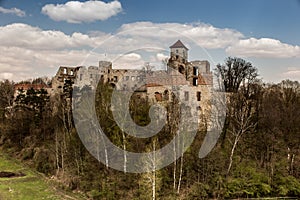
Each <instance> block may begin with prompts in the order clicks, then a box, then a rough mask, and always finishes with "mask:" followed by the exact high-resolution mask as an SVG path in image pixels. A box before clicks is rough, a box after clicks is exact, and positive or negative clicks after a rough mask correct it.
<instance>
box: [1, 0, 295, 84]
mask: <svg viewBox="0 0 300 200" xmlns="http://www.w3.org/2000/svg"><path fill="white" fill-rule="evenodd" d="M80 2H82V4H81V6H83V7H78V5H79V4H76V5H77V6H76V5H75V4H72V5H71V4H69V3H70V2H69V1H54V0H43V1H36V0H7V1H5V0H4V1H3V0H2V1H0V7H1V8H0V48H1V49H0V50H1V51H2V52H4V53H3V55H2V56H1V57H2V58H0V79H1V78H2V79H3V78H10V79H13V80H21V79H26V78H30V77H37V76H43V75H46V76H53V75H54V74H55V71H56V69H57V68H58V67H59V65H70V66H75V65H78V64H82V63H85V62H81V61H82V60H83V59H84V57H85V56H86V54H87V52H88V51H89V50H91V49H93V48H96V50H95V52H96V53H95V58H93V59H91V61H92V60H93V61H94V62H95V63H94V65H97V63H96V60H97V59H98V60H99V59H102V58H103V59H104V57H103V55H104V54H105V55H106V56H107V54H110V55H111V56H112V57H113V55H114V56H117V55H119V54H122V53H124V51H127V49H126V48H125V47H129V46H130V49H131V50H132V49H134V48H135V46H134V44H140V43H141V42H145V45H147V44H148V45H149V44H150V43H151V42H153V45H154V46H155V45H159V44H162V43H167V44H164V45H162V46H159V47H160V48H166V49H167V47H168V46H169V45H171V44H170V43H172V42H175V41H176V39H177V38H178V39H182V40H183V42H186V43H187V45H188V46H190V47H191V49H190V55H191V59H200V60H201V59H211V60H210V61H211V62H212V63H213V64H216V63H222V62H223V61H224V59H225V58H226V57H227V56H239V57H242V58H244V59H246V60H248V61H250V62H252V63H253V64H254V65H255V66H256V67H257V68H258V70H259V73H260V74H261V77H262V78H263V80H265V81H267V82H279V81H281V80H282V79H286V78H289V79H293V80H299V79H300V64H299V63H300V62H299V61H300V49H299V44H300V36H299V33H300V1H298V0H289V1H284V0H264V1H262V0H252V1H240V0H228V1H222V0H207V1H199V0H187V1H177V0H173V1H166V0H161V1H157V0H152V1H141V0H119V1H102V2H101V3H102V4H101V3H99V4H88V2H89V1H80ZM97 2H100V1H97ZM58 4H59V5H58ZM61 7H62V8H63V9H57V8H61ZM82 13H85V14H82ZM97 13H102V14H97ZM72 16H73V18H72ZM153 27H156V28H154V29H153ZM136 28H142V30H144V31H131V30H134V29H136ZM184 28H186V31H184ZM165 29H168V30H170V29H172V30H175V31H177V32H180V33H182V34H184V35H185V36H187V39H185V38H184V37H183V38H181V37H180V35H176V34H175V35H174V36H173V35H172V33H170V32H169V33H168V31H165ZM147 30H148V32H147ZM151 30H153V35H154V36H155V37H156V38H153V36H151V37H150V36H149V34H148V33H149V31H150V32H151ZM121 31H129V33H128V34H125V35H122V34H121V35H118V34H119V33H120V32H121ZM1 32H2V33H1ZM74 33H75V34H74ZM114 34H115V35H117V36H116V38H115V40H114V41H112V40H110V41H109V42H107V43H106V44H104V45H102V47H99V45H101V44H102V42H103V41H106V39H107V38H109V37H110V36H111V35H114ZM119 36H120V37H119ZM131 37H135V38H134V41H132V40H131V42H129V39H130V38H131ZM189 38H191V39H193V41H196V42H197V44H198V45H201V46H202V47H203V48H204V49H205V50H206V51H207V52H208V54H209V56H207V57H206V55H205V54H203V50H202V49H201V48H197V47H195V46H194V44H192V43H193V41H192V40H189ZM116 42H120V43H124V44H126V42H129V43H128V45H124V46H123V47H120V48H119V49H118V48H115V46H116V45H117V44H118V43H116ZM136 47H137V46H136ZM111 49H113V50H111ZM118 50H119V52H118ZM104 51H105V52H104ZM160 53H161V52H160ZM197 55H198V56H201V57H200V58H199V57H197ZM101 56H102V57H101ZM108 57H109V56H108ZM128 58H130V59H129V62H128V63H131V64H132V63H141V62H142V61H141V58H140V57H139V55H138V54H137V53H133V54H131V55H128ZM15 59H18V60H19V62H17V61H16V60H15ZM105 59H108V58H107V57H105ZM132 59H133V60H134V59H136V60H134V61H136V62H132V61H133V60H132ZM125 60H126V59H125ZM127 61H128V59H127ZM86 64H92V63H88V62H86ZM213 64H212V65H213Z"/></svg>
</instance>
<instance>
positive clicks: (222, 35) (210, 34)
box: [118, 22, 244, 49]
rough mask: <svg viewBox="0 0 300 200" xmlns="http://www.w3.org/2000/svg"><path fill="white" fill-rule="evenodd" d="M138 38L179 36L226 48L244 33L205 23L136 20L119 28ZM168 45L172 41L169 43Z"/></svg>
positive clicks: (205, 45)
mask: <svg viewBox="0 0 300 200" xmlns="http://www.w3.org/2000/svg"><path fill="white" fill-rule="evenodd" d="M118 31H119V32H124V33H123V34H124V35H125V34H129V35H131V36H135V37H136V38H139V37H143V38H149V39H150V38H151V39H152V40H158V43H159V42H161V41H164V42H165V41H166V40H168V41H172V42H174V40H176V39H179V38H187V39H188V40H191V39H192V40H193V41H194V42H196V43H197V44H198V45H200V46H202V47H204V48H210V49H217V48H224V47H227V46H229V45H231V44H233V43H236V42H238V41H239V40H240V39H241V38H243V37H244V36H243V34H242V33H240V32H238V31H235V30H233V29H228V28H225V29H221V28H216V27H214V26H212V25H209V24H205V23H192V24H179V23H152V22H136V23H130V24H124V25H122V26H121V28H120V29H119V30H118ZM167 44H168V45H169V44H170V43H167Z"/></svg>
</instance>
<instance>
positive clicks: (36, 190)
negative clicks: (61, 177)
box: [0, 152, 81, 200]
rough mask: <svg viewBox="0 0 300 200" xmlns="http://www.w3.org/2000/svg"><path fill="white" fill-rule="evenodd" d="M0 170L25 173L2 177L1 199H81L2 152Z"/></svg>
mask: <svg viewBox="0 0 300 200" xmlns="http://www.w3.org/2000/svg"><path fill="white" fill-rule="evenodd" d="M0 171H9V172H15V173H19V172H22V173H24V174H25V176H22V177H12V178H0V200H2V199H3V200H4V199H5V200H35V199H38V200H41V199H51V200H61V199H81V198H78V197H76V196H75V195H74V194H72V193H71V194H68V193H67V192H65V191H63V190H61V189H59V188H58V187H55V183H54V182H53V181H48V180H47V179H46V178H45V177H44V176H42V175H41V174H39V173H37V172H34V171H32V170H30V169H29V168H28V167H26V166H24V165H23V164H22V163H20V162H18V161H17V160H13V159H11V158H9V157H7V156H6V155H4V154H2V153H1V152H0Z"/></svg>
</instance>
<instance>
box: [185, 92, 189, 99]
mask: <svg viewBox="0 0 300 200" xmlns="http://www.w3.org/2000/svg"><path fill="white" fill-rule="evenodd" d="M184 100H185V101H188V100H189V92H188V91H184Z"/></svg>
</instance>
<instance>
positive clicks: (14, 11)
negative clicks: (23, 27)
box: [0, 6, 26, 17]
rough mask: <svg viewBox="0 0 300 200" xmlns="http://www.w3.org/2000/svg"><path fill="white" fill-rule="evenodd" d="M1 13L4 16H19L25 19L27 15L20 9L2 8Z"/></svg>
mask: <svg viewBox="0 0 300 200" xmlns="http://www.w3.org/2000/svg"><path fill="white" fill-rule="evenodd" d="M0 13H4V14H13V15H17V16H18V17H25V16H26V13H25V11H23V10H20V9H18V8H10V9H7V8H3V7H1V6H0Z"/></svg>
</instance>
